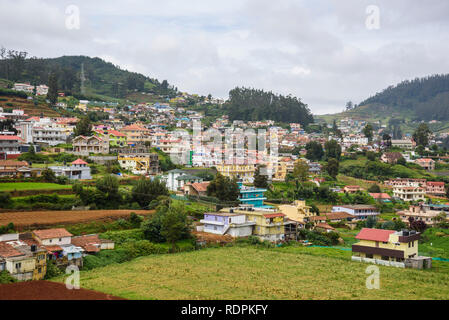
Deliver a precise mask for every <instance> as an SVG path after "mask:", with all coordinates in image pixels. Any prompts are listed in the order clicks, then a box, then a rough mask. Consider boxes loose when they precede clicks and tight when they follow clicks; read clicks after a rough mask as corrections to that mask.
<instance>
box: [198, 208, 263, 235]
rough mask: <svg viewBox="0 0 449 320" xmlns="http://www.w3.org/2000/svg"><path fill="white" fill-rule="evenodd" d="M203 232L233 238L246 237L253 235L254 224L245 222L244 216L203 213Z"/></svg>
mask: <svg viewBox="0 0 449 320" xmlns="http://www.w3.org/2000/svg"><path fill="white" fill-rule="evenodd" d="M200 222H201V223H203V224H204V227H203V231H204V232H207V233H213V234H218V235H225V234H229V235H231V236H232V237H234V238H238V237H248V236H250V235H251V234H252V233H253V228H254V226H255V225H256V223H255V222H247V221H246V216H245V215H244V214H234V213H205V214H204V219H203V220H201V221H200Z"/></svg>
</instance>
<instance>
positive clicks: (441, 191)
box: [426, 181, 446, 197]
mask: <svg viewBox="0 0 449 320" xmlns="http://www.w3.org/2000/svg"><path fill="white" fill-rule="evenodd" d="M426 194H428V195H431V196H437V197H444V196H445V195H446V187H445V184H444V182H433V181H428V182H427V183H426Z"/></svg>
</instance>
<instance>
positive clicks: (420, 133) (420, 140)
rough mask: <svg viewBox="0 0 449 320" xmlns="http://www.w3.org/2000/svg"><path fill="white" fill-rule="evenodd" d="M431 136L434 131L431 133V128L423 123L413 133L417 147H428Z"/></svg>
mask: <svg viewBox="0 0 449 320" xmlns="http://www.w3.org/2000/svg"><path fill="white" fill-rule="evenodd" d="M431 134H432V131H430V129H429V126H428V125H427V124H426V123H421V124H420V125H419V126H418V128H417V129H416V130H415V132H414V133H413V140H414V141H415V142H416V145H417V146H422V147H427V146H428V145H429V138H430V135H431Z"/></svg>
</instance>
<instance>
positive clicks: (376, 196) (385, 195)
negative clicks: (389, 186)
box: [369, 193, 391, 199]
mask: <svg viewBox="0 0 449 320" xmlns="http://www.w3.org/2000/svg"><path fill="white" fill-rule="evenodd" d="M369 195H370V196H371V197H373V198H374V199H391V197H390V195H389V194H388V193H370V194H369Z"/></svg>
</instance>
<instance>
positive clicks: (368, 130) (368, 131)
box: [362, 123, 374, 141]
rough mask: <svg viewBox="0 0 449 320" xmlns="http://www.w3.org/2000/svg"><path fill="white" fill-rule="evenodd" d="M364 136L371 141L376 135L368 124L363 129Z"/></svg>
mask: <svg viewBox="0 0 449 320" xmlns="http://www.w3.org/2000/svg"><path fill="white" fill-rule="evenodd" d="M362 132H363V134H364V135H365V137H367V138H368V140H369V141H372V140H373V137H374V134H373V126H372V125H371V124H369V123H368V124H367V125H366V127H365V128H363V131H362Z"/></svg>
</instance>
